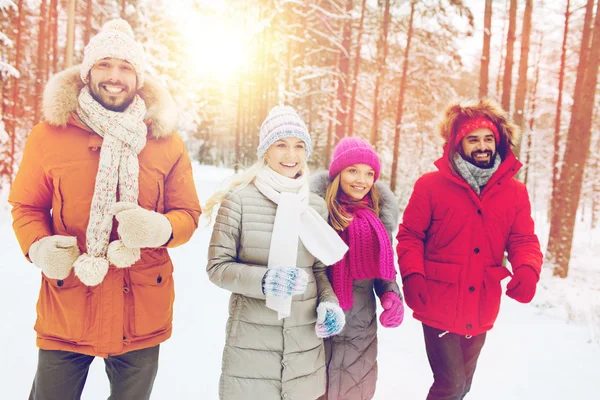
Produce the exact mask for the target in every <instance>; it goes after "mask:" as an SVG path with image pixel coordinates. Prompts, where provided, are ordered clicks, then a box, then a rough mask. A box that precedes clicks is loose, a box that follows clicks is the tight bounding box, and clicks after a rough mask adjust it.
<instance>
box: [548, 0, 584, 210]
mask: <svg viewBox="0 0 600 400" xmlns="http://www.w3.org/2000/svg"><path fill="white" fill-rule="evenodd" d="M570 7H571V0H567V9H566V11H565V29H564V33H563V42H562V50H561V53H560V70H559V71H558V100H557V101H556V117H555V119H554V154H553V156H552V165H553V167H552V168H553V169H552V195H551V196H550V203H551V202H552V198H553V197H554V195H555V190H556V181H557V180H558V176H559V175H560V169H559V168H558V158H559V154H558V153H559V151H560V150H559V145H560V127H561V117H562V115H561V114H562V98H563V86H564V82H565V64H566V60H567V38H568V36H569V18H570V16H571V12H570V11H569V9H570ZM590 18H591V15H590ZM588 25H589V24H588ZM548 210H551V207H548ZM551 218H552V213H551V212H550V211H548V219H551Z"/></svg>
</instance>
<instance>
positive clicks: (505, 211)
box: [397, 150, 542, 335]
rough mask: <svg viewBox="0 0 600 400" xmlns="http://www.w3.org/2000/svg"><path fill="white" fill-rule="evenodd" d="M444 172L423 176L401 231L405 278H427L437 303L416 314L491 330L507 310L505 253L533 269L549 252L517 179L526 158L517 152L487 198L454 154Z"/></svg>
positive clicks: (472, 330) (446, 325) (433, 321)
mask: <svg viewBox="0 0 600 400" xmlns="http://www.w3.org/2000/svg"><path fill="white" fill-rule="evenodd" d="M435 165H436V167H437V168H438V171H436V172H431V173H427V174H425V175H423V176H422V177H421V178H419V179H418V180H417V182H416V184H415V187H414V191H413V194H412V196H411V198H410V201H409V203H408V206H407V207H406V210H405V211H404V216H403V221H402V223H401V224H400V228H399V232H398V236H397V239H398V246H397V251H398V262H399V265H400V273H401V275H402V278H405V277H407V276H408V275H410V274H413V273H419V274H422V275H424V276H425V279H426V285H427V291H428V294H429V302H428V303H427V305H426V309H425V311H424V312H415V313H414V317H415V318H416V319H418V320H419V321H421V322H423V323H425V324H427V325H430V326H432V327H435V328H438V329H442V330H447V331H450V332H453V333H457V334H460V335H477V334H480V333H483V332H486V331H488V330H490V329H491V328H492V327H493V325H494V321H495V320H496V316H497V315H498V311H499V309H500V296H501V294H502V288H501V286H500V281H501V280H502V279H504V278H506V277H507V276H510V275H511V273H510V271H509V270H508V269H507V268H506V267H503V266H502V261H503V257H504V251H505V250H506V251H507V252H508V260H509V261H510V263H511V265H512V266H513V270H514V269H516V268H519V267H521V266H530V267H533V268H534V269H535V270H536V271H537V272H538V275H539V273H540V270H541V266H542V253H541V252H540V245H539V241H538V239H537V236H536V235H535V234H534V226H533V220H532V218H531V206H530V204H529V196H528V194H527V188H526V187H525V185H524V184H523V183H522V182H520V181H518V180H517V179H515V178H514V175H515V174H516V173H517V172H518V170H519V169H520V168H521V166H522V165H521V163H520V162H519V161H518V160H517V159H516V158H515V156H514V155H513V153H512V152H511V151H510V150H509V151H508V153H507V155H506V157H505V159H504V161H503V162H502V163H501V164H500V167H499V169H498V171H496V172H495V173H494V175H492V177H491V178H490V180H489V182H488V184H487V185H486V186H485V188H484V189H483V191H482V192H481V195H480V196H477V194H476V193H475V192H474V191H473V189H471V187H470V186H469V185H468V184H467V183H466V181H465V180H464V179H463V178H462V177H459V176H458V175H457V174H456V173H454V172H453V170H452V169H451V167H450V163H449V161H448V158H447V154H444V156H443V157H442V158H441V159H439V160H438V161H436V163H435Z"/></svg>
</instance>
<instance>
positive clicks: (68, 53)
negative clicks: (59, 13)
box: [65, 0, 75, 68]
mask: <svg viewBox="0 0 600 400" xmlns="http://www.w3.org/2000/svg"><path fill="white" fill-rule="evenodd" d="M74 48H75V0H69V8H68V10H67V46H66V48H65V67H66V68H69V67H70V66H72V65H73V51H74Z"/></svg>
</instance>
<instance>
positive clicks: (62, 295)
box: [9, 20, 201, 400]
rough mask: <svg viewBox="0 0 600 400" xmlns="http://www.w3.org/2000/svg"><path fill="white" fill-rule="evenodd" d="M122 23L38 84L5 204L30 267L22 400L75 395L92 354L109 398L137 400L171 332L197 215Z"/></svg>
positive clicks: (166, 98) (177, 147)
mask: <svg viewBox="0 0 600 400" xmlns="http://www.w3.org/2000/svg"><path fill="white" fill-rule="evenodd" d="M144 67H145V66H144V50H143V48H142V46H141V45H140V44H139V43H137V42H136V41H135V39H134V37H133V32H132V30H131V27H130V26H129V24H128V23H127V22H125V21H124V20H113V21H109V22H108V23H106V25H105V26H104V27H103V28H102V30H101V31H100V32H99V33H98V35H96V36H95V37H94V38H92V39H91V40H90V43H89V44H88V45H87V46H86V47H85V51H84V59H83V63H82V64H81V65H78V66H75V67H72V68H70V69H67V70H65V71H63V72H61V73H59V74H57V75H55V76H54V77H52V79H51V80H50V81H49V82H48V84H47V86H46V89H45V92H44V116H45V119H46V121H44V122H42V123H41V124H38V125H36V126H35V127H34V128H33V130H32V132H31V134H30V136H29V137H28V139H27V143H26V145H25V150H24V153H23V160H22V162H21V166H20V167H19V172H18V173H17V176H16V178H15V181H14V183H13V186H12V190H11V193H10V196H9V202H10V203H11V204H12V206H13V209H12V215H13V218H14V223H13V227H14V230H15V233H16V236H17V239H18V240H19V243H20V245H21V248H22V250H23V253H24V255H25V256H26V257H27V258H28V260H30V261H31V262H33V263H34V264H35V265H36V266H38V267H39V268H40V269H41V271H42V275H41V277H42V279H41V289H40V294H39V300H38V304H37V321H36V324H35V330H36V332H37V345H38V347H39V348H40V350H39V358H38V368H37V373H36V376H35V379H34V382H33V387H32V390H31V395H30V399H35V400H40V399H44V400H45V399H61V400H62V399H77V398H79V397H80V396H81V392H82V391H83V387H84V384H85V380H86V377H87V373H88V369H89V365H90V363H91V362H92V360H93V359H94V357H95V356H100V357H103V358H104V359H105V363H106V371H107V375H108V378H109V380H110V387H111V396H110V398H111V399H148V398H149V397H150V393H151V391H152V386H153V384H154V379H155V377H156V373H157V370H158V353H159V345H160V343H162V342H163V341H165V340H167V339H168V338H169V337H170V336H171V330H172V319H173V300H174V284H173V277H172V273H173V264H172V263H171V259H170V257H169V254H168V252H167V248H169V247H176V246H179V245H181V244H183V243H185V242H187V241H188V240H189V239H190V237H191V236H192V234H193V232H194V231H195V229H196V228H197V226H198V218H199V217H200V213H201V210H200V205H199V202H198V196H197V194H196V189H195V186H194V181H193V176H192V167H191V162H190V159H189V157H188V155H187V152H186V149H185V146H184V143H183V141H182V139H181V137H180V136H178V135H177V134H175V133H174V129H175V125H176V123H177V112H176V107H175V105H174V102H173V100H172V98H171V96H170V95H169V93H168V92H167V91H166V90H165V89H164V88H162V87H161V86H160V85H159V84H158V83H157V82H154V81H153V80H151V79H149V78H147V77H145V76H144Z"/></svg>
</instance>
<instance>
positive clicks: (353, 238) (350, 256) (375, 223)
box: [329, 193, 396, 310]
mask: <svg viewBox="0 0 600 400" xmlns="http://www.w3.org/2000/svg"><path fill="white" fill-rule="evenodd" d="M338 201H339V202H340V204H341V205H342V208H343V210H344V212H345V213H346V214H349V215H351V216H352V222H350V225H348V227H347V228H346V229H345V230H343V231H342V232H340V233H339V235H340V237H341V238H342V240H343V241H344V243H346V244H347V245H348V246H349V250H348V252H347V253H346V254H345V255H344V258H342V259H341V260H340V261H338V262H337V263H335V264H334V265H333V266H331V267H330V268H329V279H330V281H331V282H332V286H333V291H334V292H335V294H336V295H337V298H338V300H339V302H340V307H342V309H344V310H349V309H351V308H352V304H353V298H352V284H353V282H354V281H355V280H362V279H374V278H380V279H386V280H393V279H394V278H395V276H396V270H395V269H394V253H393V251H392V244H391V243H390V238H389V236H388V234H387V231H386V230H385V227H384V226H383V223H382V222H381V220H380V219H379V218H378V217H377V215H375V213H374V212H373V211H371V210H370V209H369V208H368V203H369V202H370V196H365V197H364V198H363V200H362V201H356V200H353V199H351V198H350V197H349V196H347V195H346V194H345V193H341V194H340V196H339V197H338Z"/></svg>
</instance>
